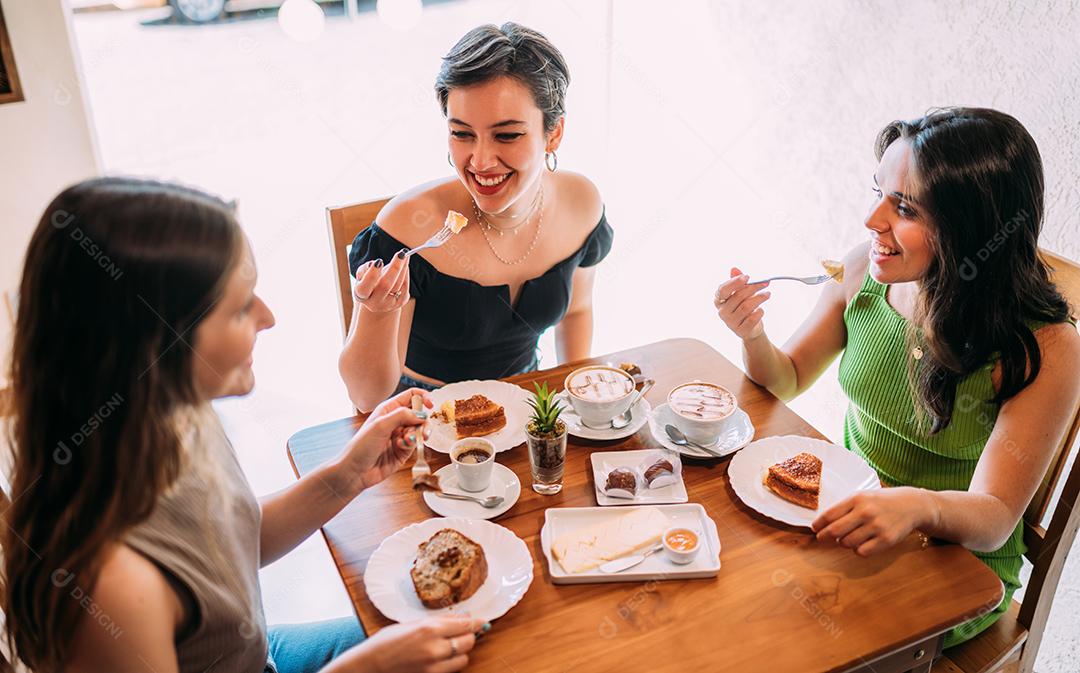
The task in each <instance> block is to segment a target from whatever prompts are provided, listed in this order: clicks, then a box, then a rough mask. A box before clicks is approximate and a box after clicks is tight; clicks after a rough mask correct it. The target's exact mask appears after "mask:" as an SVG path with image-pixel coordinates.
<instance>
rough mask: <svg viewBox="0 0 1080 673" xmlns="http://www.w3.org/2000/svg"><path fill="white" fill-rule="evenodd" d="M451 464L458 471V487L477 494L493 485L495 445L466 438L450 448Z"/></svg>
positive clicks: (481, 440)
mask: <svg viewBox="0 0 1080 673" xmlns="http://www.w3.org/2000/svg"><path fill="white" fill-rule="evenodd" d="M450 462H452V463H453V464H454V469H455V470H456V471H457V478H458V486H459V487H461V490H463V491H469V492H471V493H477V492H479V491H483V490H486V489H487V487H488V486H489V485H491V471H492V470H493V469H494V467H495V445H494V444H492V443H491V442H489V441H488V440H486V439H483V438H480V437H466V438H465V439H459V440H458V441H456V442H454V445H453V446H452V447H450Z"/></svg>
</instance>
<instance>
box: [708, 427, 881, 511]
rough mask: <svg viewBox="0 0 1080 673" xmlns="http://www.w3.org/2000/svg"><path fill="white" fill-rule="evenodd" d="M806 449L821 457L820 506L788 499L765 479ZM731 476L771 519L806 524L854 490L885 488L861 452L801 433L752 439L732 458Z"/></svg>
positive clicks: (740, 491) (735, 486)
mask: <svg viewBox="0 0 1080 673" xmlns="http://www.w3.org/2000/svg"><path fill="white" fill-rule="evenodd" d="M803 451H807V452H809V453H812V454H814V455H815V456H817V457H818V458H820V459H821V494H820V495H819V496H818V508H817V510H811V509H809V508H806V507H800V506H798V505H796V504H795V503H793V502H788V501H787V500H784V499H783V498H781V497H780V496H778V495H776V494H775V493H773V492H772V491H770V490H769V489H768V488H766V487H765V484H764V483H762V480H763V479H764V478H765V474H766V473H767V472H768V471H769V467H770V466H772V465H775V464H776V463H779V462H781V461H784V460H787V459H788V458H791V457H792V456H794V455H797V454H799V453H802V452H803ZM728 479H729V480H730V481H731V488H732V489H734V490H735V493H736V494H737V495H738V496H739V498H740V499H741V500H742V501H743V502H744V503H746V504H747V505H748V506H750V507H752V508H753V509H756V510H757V511H758V512H760V513H762V514H764V515H765V516H767V517H769V518H770V519H776V520H777V521H782V522H784V523H789V524H791V525H792V526H806V527H809V526H810V524H811V523H812V522H813V521H814V519H815V518H817V515H818V513H820V512H824V511H825V510H826V509H828V508H829V507H831V506H833V505H835V504H836V503H838V502H840V501H841V500H843V499H844V498H846V497H848V496H849V495H851V494H852V493H855V492H856V491H862V490H866V489H872V488H881V482H880V481H879V480H878V475H877V472H875V471H874V468H872V467H870V465H868V464H867V463H866V461H865V460H863V459H862V458H860V457H859V456H857V455H855V454H854V453H852V452H851V451H848V450H847V449H845V448H844V447H842V446H837V445H836V444H830V443H829V442H825V441H822V440H820V439H811V438H809V437H800V436H798V435H784V436H782V437H766V438H765V439H759V440H758V441H756V442H754V443H752V444H751V445H750V446H748V447H746V448H745V449H743V450H742V451H740V452H739V453H738V455H736V456H735V457H734V458H732V459H731V464H730V465H728Z"/></svg>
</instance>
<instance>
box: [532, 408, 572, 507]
mask: <svg viewBox="0 0 1080 673" xmlns="http://www.w3.org/2000/svg"><path fill="white" fill-rule="evenodd" d="M556 430H557V433H556V435H555V436H550V435H544V436H540V435H536V434H533V431H532V424H531V423H530V424H529V425H528V426H526V427H525V443H526V444H527V445H528V447H529V466H530V467H531V468H532V479H533V484H532V487H533V490H534V491H536V492H537V493H539V494H540V495H555V494H556V493H558V492H559V491H561V490H562V480H563V468H565V467H566V424H565V423H563V422H562V421H558V424H557V425H556Z"/></svg>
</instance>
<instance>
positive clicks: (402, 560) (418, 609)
mask: <svg viewBox="0 0 1080 673" xmlns="http://www.w3.org/2000/svg"><path fill="white" fill-rule="evenodd" d="M443 528H453V529H454V530H456V531H459V532H461V533H462V534H464V535H466V536H467V537H469V538H470V539H471V540H473V541H474V542H476V543H477V544H479V545H480V546H481V547H483V548H484V556H485V557H486V558H487V564H488V575H487V580H486V581H485V582H484V583H483V584H482V585H481V586H480V588H479V589H477V591H476V593H475V594H473V595H472V596H470V597H469V598H467V599H465V600H464V601H462V602H460V603H457V604H455V605H451V606H449V607H446V608H439V609H435V610H433V609H429V608H425V607H424V605H423V603H421V602H420V598H419V596H417V595H416V589H414V588H413V583H412V579H411V578H410V577H409V571H410V570H411V569H412V565H413V561H415V560H416V549H417V547H419V546H420V543H421V542H424V541H426V540H427V539H428V538H430V537H431V536H432V535H434V534H435V533H437V532H439V531H440V530H442V529H443ZM532 580H533V561H532V556H530V555H529V548H528V547H526V546H525V542H524V541H522V540H521V539H520V538H519V537H518V536H516V535H514V534H513V533H512V532H510V531H509V530H508V529H506V528H503V527H502V526H500V525H498V524H495V523H491V522H490V521H483V520H481V519H461V518H453V519H442V518H438V519H428V520H427V521H421V522H420V523H414V524H412V525H410V526H406V527H405V528H402V529H401V530H399V531H398V532H396V533H394V534H393V535H391V536H390V537H388V538H386V539H385V540H383V541H382V544H380V545H379V547H378V549H376V550H375V553H373V554H372V555H371V559H370V560H369V561H368V565H367V570H366V571H364V588H365V589H366V590H367V595H368V598H370V599H371V602H372V604H373V605H374V606H375V607H376V608H377V609H378V610H379V612H381V613H383V614H384V615H386V617H387V619H392V620H394V621H396V622H405V621H409V620H412V619H422V618H424V617H431V616H439V615H448V614H461V613H466V612H467V613H469V614H470V615H472V616H473V617H476V618H478V619H484V620H487V621H491V620H493V619H497V618H498V617H501V616H503V615H505V614H506V613H507V611H508V610H510V608H512V607H514V606H515V605H517V603H518V601H520V600H521V598H522V596H524V595H525V592H526V591H528V589H529V585H530V584H532Z"/></svg>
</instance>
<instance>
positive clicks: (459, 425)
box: [439, 395, 506, 439]
mask: <svg viewBox="0 0 1080 673" xmlns="http://www.w3.org/2000/svg"><path fill="white" fill-rule="evenodd" d="M439 411H440V413H441V415H442V417H443V418H445V419H446V421H447V422H448V423H453V424H454V431H455V432H456V433H457V438H458V439H463V438H465V437H483V436H484V435H490V434H491V433H493V432H498V431H499V430H502V429H503V428H505V427H506V412H505V411H504V410H503V408H502V407H501V406H499V405H498V404H496V403H494V402H492V401H491V400H489V399H488V398H486V397H484V396H483V395H473V396H472V397H470V398H468V399H466V400H454V401H453V402H446V403H445V404H443V406H442V408H441V409H440V410H439Z"/></svg>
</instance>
